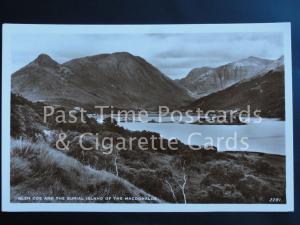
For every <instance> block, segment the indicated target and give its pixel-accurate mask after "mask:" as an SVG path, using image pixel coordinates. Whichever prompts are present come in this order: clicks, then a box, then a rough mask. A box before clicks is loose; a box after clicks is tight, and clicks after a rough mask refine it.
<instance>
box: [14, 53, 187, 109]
mask: <svg viewBox="0 0 300 225" xmlns="http://www.w3.org/2000/svg"><path fill="white" fill-rule="evenodd" d="M12 91H13V92H14V93H19V94H21V95H23V96H24V97H26V98H28V99H29V100H31V101H41V100H42V101H45V102H49V103H52V104H61V105H70V106H83V105H112V106H115V107H119V108H132V109H141V108H146V109H154V108H157V107H158V106H159V105H166V106H169V107H174V108H176V107H179V106H182V105H185V104H187V103H189V102H191V101H192V98H191V97H190V96H189V95H188V94H187V92H186V91H185V90H184V89H183V88H182V87H180V86H179V85H178V84H176V83H175V82H174V81H172V80H171V79H170V78H168V77H167V76H166V75H164V74H163V73H162V72H160V71H159V70H158V69H157V68H156V67H154V66H153V65H151V64H150V63H148V62H147V61H146V60H144V59H143V58H142V57H139V56H134V55H132V54H130V53H128V52H117V53H112V54H98V55H93V56H86V57H82V58H77V59H72V60H70V61H67V62H65V63H62V64H59V63H57V62H55V61H54V60H53V59H52V58H51V57H50V56H48V55H46V54H41V55H39V56H38V57H37V58H36V59H35V60H33V61H32V62H31V63H29V64H28V65H26V66H25V67H23V68H21V69H20V70H18V71H16V72H15V73H13V75H12Z"/></svg>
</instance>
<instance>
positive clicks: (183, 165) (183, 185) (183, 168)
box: [177, 161, 187, 204]
mask: <svg viewBox="0 0 300 225" xmlns="http://www.w3.org/2000/svg"><path fill="white" fill-rule="evenodd" d="M181 167H182V171H183V177H182V184H180V183H179V181H177V184H178V186H179V188H180V190H181V192H182V196H183V201H184V204H186V195H185V189H186V183H187V175H186V173H185V161H183V163H182V164H181Z"/></svg>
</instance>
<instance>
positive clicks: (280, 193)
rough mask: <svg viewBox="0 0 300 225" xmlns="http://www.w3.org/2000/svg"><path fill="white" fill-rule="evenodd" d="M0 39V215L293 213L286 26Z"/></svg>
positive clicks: (41, 32)
mask: <svg viewBox="0 0 300 225" xmlns="http://www.w3.org/2000/svg"><path fill="white" fill-rule="evenodd" d="M3 35H4V36H3V37H4V45H3V47H4V50H3V52H4V53H3V54H4V56H5V58H4V57H3V60H4V61H3V67H4V70H3V71H4V73H3V80H2V82H3V85H5V88H3V95H2V96H3V102H4V104H7V108H6V109H5V111H3V110H4V109H3V110H2V115H3V116H4V117H2V119H3V121H4V122H5V123H4V126H3V127H2V132H3V135H5V137H6V138H9V140H10V141H9V142H8V143H6V144H5V145H3V146H2V160H6V161H5V165H4V166H5V167H6V168H8V170H7V171H6V172H7V173H6V174H5V176H3V177H2V184H4V186H3V188H4V189H6V190H7V191H8V192H9V195H7V196H6V197H5V198H4V201H5V203H7V209H12V210H14V206H15V205H17V206H16V207H17V208H15V209H17V210H19V211H22V207H24V209H26V207H33V210H34V207H36V208H35V209H37V207H38V208H39V210H43V206H45V210H46V209H47V210H50V211H51V210H64V209H66V210H68V207H69V205H74V206H76V204H81V205H83V207H81V208H80V209H76V210H84V211H89V210H92V211H106V210H116V211H131V210H140V211H156V210H160V211H170V210H175V211H234V210H244V211H252V210H255V211H289V210H291V209H292V208H293V199H292V198H293V185H292V184H293V173H292V171H293V165H292V156H293V143H292V134H293V131H292V108H291V85H292V83H291V55H290V54H291V50H290V24H289V23H278V24H276V23H274V24H243V25H238V24H236V25H203V26H202V25H156V26H155V25H153V26H151V25H139V26H134V25H127V26H122V25H102V26H88V25H86V26H85V25H81V26H75V25H16V24H15V25H13V24H5V25H4V30H3ZM3 162H4V161H3ZM28 203H30V204H28ZM53 203H55V206H57V207H58V208H55V207H54V205H52V204H53ZM61 203H71V204H68V205H63V204H61ZM115 205H117V206H118V208H115V209H113V207H115ZM85 206H86V208H84V207H85ZM174 206H176V207H177V208H176V209H175V208H174ZM59 207H61V208H59ZM64 207H65V208H64ZM70 207H72V206H70ZM130 207H131V208H130ZM243 207H244V208H243Z"/></svg>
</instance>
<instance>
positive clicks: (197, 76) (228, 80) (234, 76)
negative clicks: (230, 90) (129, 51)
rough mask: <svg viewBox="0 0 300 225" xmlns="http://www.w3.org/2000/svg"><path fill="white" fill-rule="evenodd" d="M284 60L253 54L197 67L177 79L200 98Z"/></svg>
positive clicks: (275, 65) (192, 94)
mask: <svg viewBox="0 0 300 225" xmlns="http://www.w3.org/2000/svg"><path fill="white" fill-rule="evenodd" d="M282 60H283V58H282V57H281V58H279V59H278V60H268V59H261V58H257V57H253V56H251V57H248V58H245V59H242V60H239V61H236V62H232V63H229V64H226V65H223V66H220V67H217V68H212V67H201V68H195V69H193V70H191V71H190V72H189V73H188V75H187V76H186V77H185V78H183V79H180V80H177V83H178V84H179V85H181V86H183V87H184V88H186V89H187V90H188V91H189V93H190V95H191V96H193V97H196V98H200V97H203V96H206V95H208V94H211V93H213V92H216V91H220V90H223V89H225V88H227V87H229V86H231V85H233V84H235V83H237V82H239V81H241V80H243V79H248V78H251V77H253V76H256V75H258V74H260V73H263V72H267V71H269V70H271V69H272V68H274V67H278V65H279V64H283V61H282ZM266 70H267V71H266Z"/></svg>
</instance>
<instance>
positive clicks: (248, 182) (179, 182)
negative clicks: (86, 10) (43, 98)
mask: <svg viewBox="0 0 300 225" xmlns="http://www.w3.org/2000/svg"><path fill="white" fill-rule="evenodd" d="M41 107H42V104H37V103H32V102H30V101H28V100H26V99H24V98H22V97H20V96H15V95H13V96H12V136H13V140H12V147H11V199H12V201H14V202H18V201H20V200H18V197H20V196H24V195H25V196H26V195H28V196H33V195H36V194H39V195H42V196H49V195H50V196H57V197H66V196H71V197H72V196H82V197H87V196H92V197H97V196H98V197H109V196H111V197H112V196H119V197H121V196H123V197H124V196H130V197H140V198H141V197H144V198H150V199H152V198H153V196H155V197H156V198H153V199H155V200H149V201H148V200H144V202H147V203H148V202H149V203H150V202H177V203H184V202H187V203H226V202H227V203H269V201H270V199H271V198H278V199H280V202H278V203H284V202H285V157H284V156H278V155H270V154H263V153H251V152H216V151H209V150H208V149H205V148H203V149H202V150H200V151H193V150H191V149H190V146H187V145H184V144H182V143H180V142H179V143H178V144H177V147H178V149H179V150H176V151H172V150H170V149H168V148H167V149H166V150H163V149H161V148H159V145H157V144H158V143H157V142H155V145H154V146H156V147H158V149H157V150H153V149H152V146H148V148H147V150H141V149H139V148H138V145H137V142H133V145H132V148H131V149H130V150H119V151H117V150H116V148H113V151H112V153H111V154H103V151H99V150H97V149H96V148H93V149H92V150H90V151H84V150H82V148H80V146H79V145H78V139H79V136H80V135H81V134H82V133H84V132H91V133H96V132H98V133H99V134H100V136H98V137H96V136H90V137H89V138H85V139H84V144H85V145H88V146H94V144H95V141H96V138H99V140H101V139H102V138H104V137H111V138H112V139H113V140H117V138H118V137H123V138H125V139H126V140H129V139H130V138H133V137H136V138H138V137H146V138H148V139H149V138H150V137H151V136H152V135H154V136H156V137H159V134H157V133H151V132H146V131H144V132H132V131H128V130H125V129H124V128H122V127H119V126H118V125H115V124H114V123H107V122H106V123H104V124H97V123H96V121H94V120H93V119H90V120H88V122H87V123H85V124H81V123H77V124H72V125H70V124H55V123H53V122H52V121H49V122H48V123H47V124H44V123H43V121H42V120H41V115H42V110H41ZM17 109H22V111H20V110H17ZM20 113H21V114H22V115H21V114H20ZM24 120H30V121H31V123H24ZM34 121H36V122H34ZM23 126H26V129H25V128H24V127H23ZM62 131H64V132H66V134H67V139H66V140H68V141H70V146H69V147H70V148H69V150H68V151H59V150H58V149H56V145H55V142H56V141H57V137H58V133H59V132H62ZM20 138H24V139H26V140H22V141H21V140H16V139H20ZM162 141H163V142H165V143H166V142H167V140H164V139H163V140H162ZM113 144H114V146H115V142H114V143H113ZM49 201H52V202H53V201H55V200H49ZM59 201H62V202H66V201H63V200H59ZM91 201H99V200H86V199H85V200H83V201H81V202H91ZM122 202H143V201H142V200H136V201H132V200H123V201H122Z"/></svg>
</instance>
